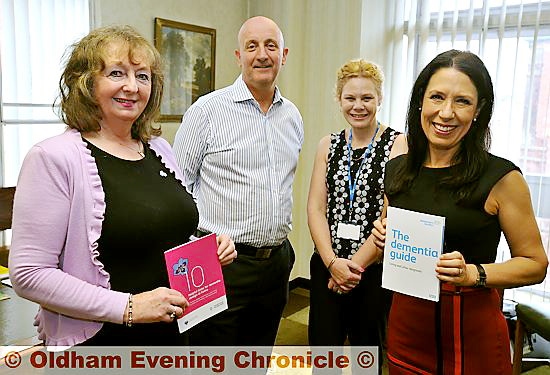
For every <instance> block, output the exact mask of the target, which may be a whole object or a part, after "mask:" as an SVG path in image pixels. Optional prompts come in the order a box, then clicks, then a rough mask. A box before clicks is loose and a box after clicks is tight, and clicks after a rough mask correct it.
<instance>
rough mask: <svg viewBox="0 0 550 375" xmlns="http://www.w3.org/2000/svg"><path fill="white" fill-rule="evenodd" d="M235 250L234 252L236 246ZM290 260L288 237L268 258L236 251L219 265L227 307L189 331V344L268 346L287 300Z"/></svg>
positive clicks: (292, 259) (292, 251) (292, 255)
mask: <svg viewBox="0 0 550 375" xmlns="http://www.w3.org/2000/svg"><path fill="white" fill-rule="evenodd" d="M236 249H237V253H238V252H239V246H238V245H236ZM294 259H295V256H294V250H293V249H292V245H291V244H290V242H289V241H288V240H286V241H285V243H284V245H283V246H282V247H281V248H280V249H278V250H277V251H275V252H274V253H273V254H272V255H271V257H270V258H268V259H258V258H255V257H252V256H247V255H244V254H240V253H238V256H237V259H235V261H234V262H233V263H231V264H230V265H228V266H226V267H223V277H224V282H225V289H226V292H227V303H228V306H229V308H228V309H227V310H225V311H223V312H221V313H220V314H218V315H215V316H213V317H212V318H210V319H208V320H206V321H204V322H202V323H200V324H199V325H197V326H196V327H193V328H192V329H191V330H189V338H190V344H191V345H197V346H205V345H208V346H272V345H273V344H274V343H275V338H276V336H277V330H278V328H279V323H280V320H281V316H282V314H283V309H284V307H285V305H286V303H287V301H288V281H289V277H290V271H291V270H292V266H293V265H294Z"/></svg>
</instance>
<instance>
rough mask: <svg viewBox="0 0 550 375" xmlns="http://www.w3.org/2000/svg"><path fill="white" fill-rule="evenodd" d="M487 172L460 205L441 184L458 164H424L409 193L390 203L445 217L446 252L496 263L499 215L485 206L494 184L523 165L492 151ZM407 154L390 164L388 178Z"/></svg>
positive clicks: (391, 198)
mask: <svg viewBox="0 0 550 375" xmlns="http://www.w3.org/2000/svg"><path fill="white" fill-rule="evenodd" d="M488 156H489V159H488V163H487V166H486V168H485V171H484V172H483V174H482V176H481V178H480V179H479V181H478V182H477V184H478V186H477V189H476V191H475V194H474V195H473V196H472V197H471V199H469V201H468V203H467V204H461V205H458V204H457V203H456V202H455V200H454V199H453V194H452V192H451V191H450V190H449V189H447V188H444V187H441V186H439V181H440V180H441V179H442V178H443V177H445V176H448V175H450V174H452V173H453V170H454V169H455V168H454V167H452V166H451V167H448V168H427V167H423V168H422V169H421V170H420V173H419V175H418V176H417V178H416V179H415V180H414V182H413V185H412V187H411V188H410V189H409V190H408V191H405V192H401V193H398V194H394V195H388V196H387V197H388V202H389V205H390V206H392V207H398V208H403V209H407V210H412V211H418V212H424V213H428V214H432V215H438V216H444V217H445V234H444V236H445V237H444V238H445V246H444V252H452V251H459V252H461V253H462V255H463V256H464V259H465V260H466V262H467V263H494V262H495V259H496V254H497V247H498V243H499V242H500V236H501V233H502V230H501V228H500V224H499V221H498V217H497V215H490V214H488V213H487V212H486V211H485V209H484V205H485V202H486V201H487V197H488V196H489V193H490V192H491V189H492V188H493V186H494V185H495V184H496V183H497V182H498V181H499V180H500V179H501V178H502V177H504V176H505V175H506V174H507V173H509V172H511V171H513V170H519V168H518V167H517V166H516V165H514V164H513V163H512V162H510V161H508V160H506V159H503V158H500V157H497V156H494V155H492V154H489V155H488ZM405 160H406V155H401V156H398V157H396V158H395V159H392V160H390V161H389V162H388V164H387V165H386V175H385V181H386V183H387V181H389V179H392V178H396V176H395V171H396V168H397V166H398V165H400V164H402V163H405Z"/></svg>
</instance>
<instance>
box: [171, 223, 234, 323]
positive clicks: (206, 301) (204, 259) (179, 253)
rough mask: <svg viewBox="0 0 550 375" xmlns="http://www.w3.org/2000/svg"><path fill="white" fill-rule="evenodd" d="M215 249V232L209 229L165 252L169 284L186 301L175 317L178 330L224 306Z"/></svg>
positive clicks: (225, 301)
mask: <svg viewBox="0 0 550 375" xmlns="http://www.w3.org/2000/svg"><path fill="white" fill-rule="evenodd" d="M217 249H218V245H217V242H216V235H215V234H214V233H212V234H209V235H207V236H204V237H201V238H198V239H196V240H193V241H190V242H187V243H184V244H183V245H179V246H176V247H174V248H172V249H170V250H167V251H165V252H164V258H165V260H166V268H167V270H168V278H169V280H170V287H171V288H172V289H176V290H178V291H179V292H181V294H183V295H184V296H185V298H186V299H187V301H188V302H189V306H188V307H187V308H186V309H185V311H184V314H183V316H182V317H181V318H179V319H178V326H179V330H180V332H185V331H187V330H188V329H189V328H191V327H194V326H195V325H197V324H199V323H200V322H202V321H204V320H206V319H208V318H210V317H211V316H214V315H216V314H218V313H219V312H222V311H223V310H225V309H227V298H226V294H225V285H224V282H223V274H222V268H221V265H220V262H219V261H218V255H217Z"/></svg>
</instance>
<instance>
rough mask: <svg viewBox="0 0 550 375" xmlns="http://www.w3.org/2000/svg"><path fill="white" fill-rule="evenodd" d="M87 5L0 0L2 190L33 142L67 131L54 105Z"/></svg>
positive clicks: (85, 25)
mask: <svg viewBox="0 0 550 375" xmlns="http://www.w3.org/2000/svg"><path fill="white" fill-rule="evenodd" d="M88 6H89V5H88V0H55V1H54V0H48V1H19V0H0V8H1V9H2V11H1V12H0V48H1V49H0V66H1V67H2V71H1V73H2V74H1V75H0V77H1V78H0V81H1V85H0V121H1V126H0V150H1V153H0V183H1V184H2V186H15V185H16V183H17V176H18V175H19V169H20V167H21V163H22V161H23V158H24V157H25V155H26V153H27V152H28V150H29V149H30V147H31V146H32V145H33V144H35V143H37V142H39V141H41V140H43V139H45V138H47V137H50V136H53V135H56V134H59V133H61V132H62V131H63V130H64V129H65V125H64V124H63V123H61V122H60V120H59V119H58V118H57V116H56V115H55V113H54V111H53V108H52V104H53V103H54V101H55V99H56V97H57V93H58V81H59V77H60V75H61V70H62V57H63V54H64V52H65V50H66V48H67V47H68V46H69V45H71V44H72V43H74V42H75V41H76V40H78V39H79V38H81V37H82V36H84V35H86V34H87V33H88V31H89V24H90V21H89V19H90V17H89V8H88ZM0 240H1V242H2V243H4V242H7V241H8V240H7V239H4V238H2V239H0Z"/></svg>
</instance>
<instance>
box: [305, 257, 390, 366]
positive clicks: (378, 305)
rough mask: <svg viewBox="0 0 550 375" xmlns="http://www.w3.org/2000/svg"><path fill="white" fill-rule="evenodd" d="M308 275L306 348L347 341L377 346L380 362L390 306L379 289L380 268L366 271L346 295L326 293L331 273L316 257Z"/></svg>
mask: <svg viewBox="0 0 550 375" xmlns="http://www.w3.org/2000/svg"><path fill="white" fill-rule="evenodd" d="M310 272H311V290H310V310H309V326H308V334H309V344H310V345H311V346H341V345H344V343H345V342H346V339H347V340H349V343H350V344H351V345H352V346H377V347H378V353H379V358H380V359H381V358H382V355H383V345H384V342H385V333H386V322H387V317H388V312H389V308H390V304H391V293H390V292H389V291H388V290H386V289H383V288H382V287H381V283H382V265H372V266H369V267H367V269H365V272H363V274H362V275H361V282H360V283H359V285H357V286H356V287H355V288H354V289H353V290H352V291H351V292H350V293H348V294H336V293H334V292H333V291H331V290H330V289H328V287H327V285H328V280H329V278H330V277H331V276H330V272H329V271H328V270H327V268H326V267H325V265H324V263H323V260H322V259H321V256H320V255H319V254H317V253H313V255H312V256H311V260H310ZM380 364H381V362H380Z"/></svg>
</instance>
